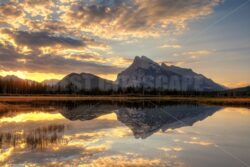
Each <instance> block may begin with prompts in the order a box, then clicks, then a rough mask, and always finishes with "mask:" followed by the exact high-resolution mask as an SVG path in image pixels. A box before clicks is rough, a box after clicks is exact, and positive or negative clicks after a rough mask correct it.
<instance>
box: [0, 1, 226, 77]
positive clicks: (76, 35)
mask: <svg viewBox="0 0 250 167" xmlns="http://www.w3.org/2000/svg"><path fill="white" fill-rule="evenodd" d="M220 1H221V0H203V1H198V0H185V1H184V0H154V1H151V0H105V1H100V0H87V1H85V0H53V1H50V0H5V1H1V3H0V13H1V14H0V20H1V21H0V31H1V33H0V58H1V62H0V70H4V71H8V70H11V71H15V70H19V71H21V70H25V71H34V72H53V73H60V74H61V73H64V74H65V73H70V72H91V73H96V74H100V75H111V74H114V73H117V72H119V71H120V70H121V69H122V68H123V67H124V66H125V65H128V64H129V63H130V62H131V60H129V59H125V58H119V59H118V58H117V57H118V56H116V55H111V56H110V54H109V53H113V52H112V51H111V50H112V48H111V47H110V46H109V45H108V43H110V41H113V40H123V41H136V40H138V39H141V38H148V37H160V36H162V35H164V36H167V35H168V34H180V33H182V32H183V31H185V30H186V28H187V24H188V22H189V21H191V20H196V19H199V18H201V17H204V16H207V15H209V14H211V13H212V12H213V10H214V7H215V6H217V5H218V4H219V3H220ZM161 47H162V48H176V49H177V48H180V47H181V46H179V45H177V44H176V45H175V44H172V45H170V44H169V45H163V46H161ZM190 54H191V53H190ZM192 54H193V56H194V54H195V53H192ZM196 56H197V53H196ZM194 57H195V56H194ZM62 67H63V68H62Z"/></svg>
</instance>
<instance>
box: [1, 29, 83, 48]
mask: <svg viewBox="0 0 250 167" xmlns="http://www.w3.org/2000/svg"><path fill="white" fill-rule="evenodd" d="M3 32H4V33H6V34H8V35H10V36H11V37H12V38H13V39H14V40H15V42H16V43H17V44H18V45H27V46H31V47H41V46H54V45H61V46H64V47H81V46H85V43H84V42H83V41H81V40H79V39H73V38H70V37H62V36H55V35H52V34H49V33H48V32H27V31H16V32H13V31H9V30H5V31H3Z"/></svg>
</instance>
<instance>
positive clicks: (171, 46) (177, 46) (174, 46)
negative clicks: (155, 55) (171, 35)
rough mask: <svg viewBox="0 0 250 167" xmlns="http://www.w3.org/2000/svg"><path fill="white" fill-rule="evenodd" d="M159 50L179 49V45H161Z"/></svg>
mask: <svg viewBox="0 0 250 167" xmlns="http://www.w3.org/2000/svg"><path fill="white" fill-rule="evenodd" d="M159 48H173V49H179V48H181V45H178V44H164V45H161V46H160V47H159Z"/></svg>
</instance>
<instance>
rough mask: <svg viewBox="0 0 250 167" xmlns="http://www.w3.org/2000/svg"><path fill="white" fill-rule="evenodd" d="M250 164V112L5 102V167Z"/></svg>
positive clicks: (0, 135) (0, 145) (0, 156)
mask: <svg viewBox="0 0 250 167" xmlns="http://www.w3.org/2000/svg"><path fill="white" fill-rule="evenodd" d="M249 165H250V109H249V108H243V107H242V108H241V107H237V108H236V107H235V108H233V107H221V106H211V105H201V104H196V103H190V102H189V103H185V102H182V103H180V102H173V101H172V102H167V101H149V100H146V101H142V100H127V101H86V100H85V101H33V102H32V101H31V102H4V103H2V104H0V166H108V167H110V166H164V167H165V166H170V167H171V166H177V167H178V166H181V167H182V166H188V167H200V166H203V167H211V166H227V167H231V166H232V167H236V166H237V167H240V166H242V167H244V166H249Z"/></svg>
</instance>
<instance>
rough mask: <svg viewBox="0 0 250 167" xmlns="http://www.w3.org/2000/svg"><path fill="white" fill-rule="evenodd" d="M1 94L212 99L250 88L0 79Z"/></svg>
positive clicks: (249, 92)
mask: <svg viewBox="0 0 250 167" xmlns="http://www.w3.org/2000/svg"><path fill="white" fill-rule="evenodd" d="M0 94H23V95H27V94H46V95H51V94H52V95H53V94H54V95H58V94H74V95H129V96H133V95H137V96H138V95H139V96H145V95H157V96H164V95H170V96H171V95H173V96H210V97H216V96H219V97H237V96H250V88H249V89H246V90H244V91H241V90H238V89H235V90H228V91H219V92H216V91H215V92H211V91H210V92H203V91H176V90H162V89H150V88H144V87H136V88H134V87H128V88H117V89H110V90H105V91H103V90H100V89H98V88H95V89H92V90H84V89H83V90H79V91H74V89H62V88H61V87H60V86H49V85H45V84H42V83H38V82H33V81H29V80H13V79H10V80H3V79H1V78H0Z"/></svg>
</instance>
